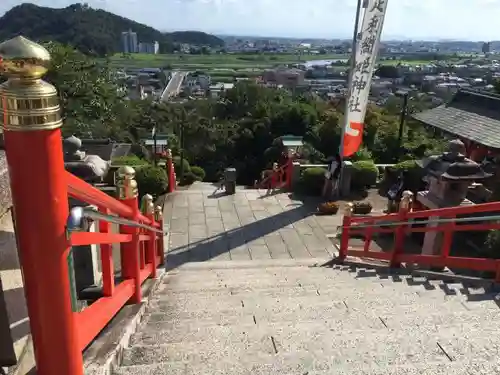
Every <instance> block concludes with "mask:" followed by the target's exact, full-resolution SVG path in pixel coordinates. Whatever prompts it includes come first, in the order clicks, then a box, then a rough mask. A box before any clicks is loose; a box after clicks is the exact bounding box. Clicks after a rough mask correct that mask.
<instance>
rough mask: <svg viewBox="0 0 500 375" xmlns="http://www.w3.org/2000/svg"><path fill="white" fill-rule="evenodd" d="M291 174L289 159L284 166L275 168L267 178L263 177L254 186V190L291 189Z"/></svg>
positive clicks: (291, 168) (291, 166)
mask: <svg viewBox="0 0 500 375" xmlns="http://www.w3.org/2000/svg"><path fill="white" fill-rule="evenodd" d="M292 174H293V159H292V158H289V160H288V161H287V163H286V164H284V165H282V166H280V167H278V166H275V167H274V168H273V169H272V171H271V173H270V174H269V175H268V176H263V178H262V180H261V181H260V182H259V183H256V184H255V188H260V189H279V188H282V187H286V188H287V189H290V188H291V185H292Z"/></svg>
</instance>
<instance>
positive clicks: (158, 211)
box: [155, 206, 163, 221]
mask: <svg viewBox="0 0 500 375" xmlns="http://www.w3.org/2000/svg"><path fill="white" fill-rule="evenodd" d="M162 217H163V210H162V208H161V207H160V206H156V207H155V221H160V220H161V219H162Z"/></svg>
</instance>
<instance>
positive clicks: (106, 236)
mask: <svg viewBox="0 0 500 375" xmlns="http://www.w3.org/2000/svg"><path fill="white" fill-rule="evenodd" d="M131 241H132V235H130V234H121V233H99V232H73V233H71V237H70V244H71V246H83V245H99V244H112V243H126V242H131Z"/></svg>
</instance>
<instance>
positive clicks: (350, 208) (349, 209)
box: [344, 203, 354, 216]
mask: <svg viewBox="0 0 500 375" xmlns="http://www.w3.org/2000/svg"><path fill="white" fill-rule="evenodd" d="M353 210H354V205H353V204H352V203H346V205H345V207H344V216H352V213H353Z"/></svg>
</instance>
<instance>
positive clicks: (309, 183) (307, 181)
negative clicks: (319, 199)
mask: <svg viewBox="0 0 500 375" xmlns="http://www.w3.org/2000/svg"><path fill="white" fill-rule="evenodd" d="M325 172H326V169H325V168H321V167H312V168H306V169H305V170H304V171H303V172H302V175H301V176H300V182H299V183H300V187H301V191H302V192H304V193H305V194H309V195H321V192H322V190H323V184H324V183H325Z"/></svg>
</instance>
